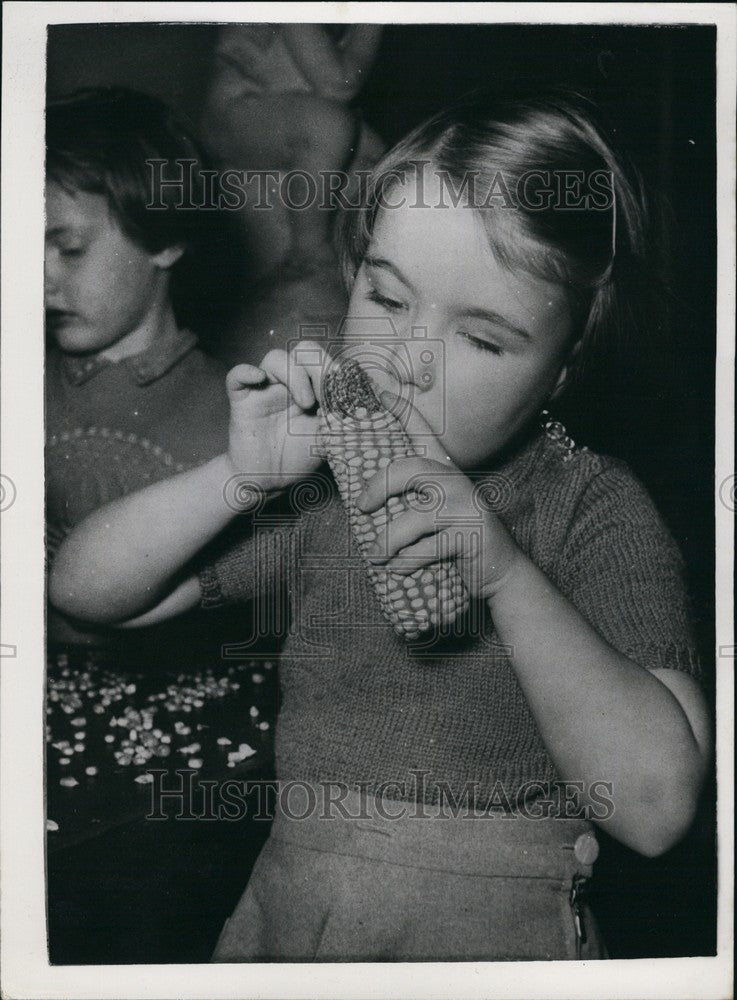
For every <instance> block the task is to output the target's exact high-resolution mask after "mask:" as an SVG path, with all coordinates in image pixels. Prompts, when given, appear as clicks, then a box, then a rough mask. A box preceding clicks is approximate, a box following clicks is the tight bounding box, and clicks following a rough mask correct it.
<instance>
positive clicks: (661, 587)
mask: <svg viewBox="0 0 737 1000" xmlns="http://www.w3.org/2000/svg"><path fill="white" fill-rule="evenodd" d="M382 399H383V400H384V401H385V403H386V404H387V405H389V406H391V405H392V399H391V398H390V397H388V394H386V393H385V394H384V395H383V397H382ZM395 399H396V397H395ZM404 420H405V422H406V424H407V427H408V429H409V431H410V433H411V434H413V436H414V435H422V436H421V437H417V441H418V442H424V444H425V445H426V446H427V448H428V454H429V456H430V457H428V458H404V459H395V460H394V461H393V462H392V463H391V465H390V466H388V468H387V469H386V470H385V471H384V472H383V473H382V474H378V473H377V474H376V475H375V476H374V477H373V478H372V479H371V480H369V482H368V483H367V485H366V487H365V488H364V492H363V495H362V496H360V497H358V498H357V503H358V505H359V507H360V508H361V509H363V510H365V511H371V510H375V509H377V508H378V507H380V506H382V505H383V504H384V503H386V500H387V498H388V497H390V496H393V495H398V494H400V493H403V492H404V491H405V489H406V487H407V484H408V483H412V484H413V486H414V488H415V489H418V488H420V486H421V484H422V477H423V476H426V477H427V482H428V485H431V484H438V483H439V484H440V485H441V487H442V495H443V505H442V509H441V510H439V511H427V512H424V513H423V512H421V511H420V510H411V511H410V510H408V511H405V512H404V513H403V514H402V515H401V516H400V517H398V518H397V519H396V520H395V521H394V522H391V524H390V525H389V526H388V527H387V528H385V529H384V531H383V532H380V534H379V537H378V538H377V540H376V541H375V543H374V552H375V553H376V554H375V556H374V557H373V558H374V559H375V561H376V562H377V563H379V564H387V565H388V566H389V567H390V568H391V567H392V561H393V560H395V567H396V568H397V570H400V569H401V572H403V573H411V572H412V571H413V570H415V569H417V568H418V567H419V566H423V565H426V564H428V563H431V562H434V561H436V560H437V558H438V552H439V551H442V552H443V553H444V554H445V555H454V556H455V559H456V564H457V566H458V568H459V570H460V572H461V575H462V576H463V578H464V580H465V582H466V585H467V587H468V589H469V591H470V592H471V594H472V595H474V596H476V597H478V598H480V599H483V600H485V601H487V603H488V607H489V610H490V612H491V616H492V619H493V622H494V627H495V629H496V632H497V634H498V637H499V641H500V642H501V643H502V644H503V645H505V646H508V647H510V649H511V665H512V668H513V669H514V671H515V674H516V676H517V679H518V681H519V684H520V686H521V688H522V690H523V692H524V694H525V697H526V699H527V702H528V704H529V706H530V709H531V712H532V715H533V717H534V719H535V723H536V725H537V727H538V730H539V732H540V735H541V737H542V739H543V742H544V743H545V746H546V748H547V750H548V753H549V754H550V756H551V758H552V760H553V762H554V763H555V766H556V770H557V773H558V776H559V777H560V779H561V780H564V781H570V782H576V783H577V785H578V786H580V785H583V788H584V793H583V795H582V796H581V802H582V804H583V805H588V806H590V807H593V809H594V810H595V809H596V808H597V806H598V805H600V803H597V802H596V801H595V800H594V799H592V798H591V797H589V795H588V790H589V789H591V788H592V786H594V784H595V783H597V782H606V783H609V784H611V786H612V792H611V798H612V801H613V803H614V812H613V815H612V816H611V817H610V818H607V819H606V820H605V821H604V823H603V826H604V828H605V829H606V830H607V831H608V832H609V833H611V834H612V835H613V836H615V837H616V838H617V839H619V840H620V841H622V842H623V843H625V844H627V845H628V846H630V847H632V848H634V849H635V850H637V851H639V852H640V853H642V854H646V855H653V856H654V855H657V854H660V853H662V852H663V851H665V850H667V849H668V848H669V847H672V846H673V845H674V844H675V843H676V842H677V841H678V840H679V839H680V838H681V837H682V836H684V834H685V833H686V832H687V830H688V827H689V826H690V824H691V822H692V820H693V818H694V814H695V810H696V805H697V801H698V797H699V793H700V790H701V786H702V783H703V779H704V776H705V773H706V769H707V766H708V762H709V759H710V755H711V726H710V720H709V713H708V709H707V706H706V701H705V699H704V697H703V695H702V693H701V689H700V687H699V686H698V684H697V682H696V681H695V680H694V679H693V678H692V677H691V676H690V675H688V674H686V673H684V672H682V671H677V670H672V669H657V668H656V669H646V667H645V666H642V665H640V664H639V663H637V662H636V661H635V660H634V659H630V658H629V657H628V656H627V655H625V654H624V653H621V652H619V651H618V649H616V648H615V647H614V645H612V644H610V642H608V641H607V640H606V639H605V638H604V636H603V635H602V634H601V633H600V632H599V631H597V629H596V628H595V627H594V626H593V625H592V624H589V621H587V619H586V617H585V616H584V614H582V613H581V612H580V611H578V610H577V607H576V604H574V601H573V600H569V599H568V597H567V596H566V595H565V594H564V593H562V592H561V590H560V589H559V588H558V587H556V586H555V585H554V584H553V583H552V582H551V580H550V579H549V578H548V577H547V576H546V575H545V573H543V571H542V570H540V569H539V568H538V567H537V566H536V565H535V564H534V562H533V561H532V560H531V559H530V558H529V557H528V556H527V555H526V554H525V553H524V552H523V551H522V549H521V548H520V547H519V546H518V544H517V541H516V540H515V538H514V537H513V535H512V534H510V532H509V531H508V530H507V529H506V527H505V526H504V525H503V524H502V522H501V520H500V519H499V518H498V517H497V516H496V514H494V513H493V512H491V511H489V512H488V513H485V514H484V515H483V516H482V515H481V514H480V511H479V501H478V498H477V497H476V496H475V490H474V487H473V484H472V483H471V482H470V480H469V479H468V478H467V477H466V476H465V475H463V473H461V472H460V470H458V469H457V468H456V467H455V466H454V465H453V463H452V462H451V461H450V459H448V457H447V456H444V455H443V453H442V450H441V449H440V448H439V445H438V442H437V441H436V440H435V439H434V437H433V435H432V431H431V429H430V428H429V427H428V425H427V424H425V422H424V420H423V419H422V417H421V415H420V414H419V413H418V412H417V411H416V410H415V409H414V408H412V407H408V408H407V409H406V412H405V415H404ZM418 484H419V485H418ZM621 488H624V484H623V483H619V481H618V480H617V477H616V476H615V477H614V479H613V480H610V481H609V485H608V487H607V489H603V490H601V491H597V496H599V495H600V496H601V497H602V498H603V502H604V504H605V505H606V503H607V502H608V501H607V500H606V497H607V496H609V495H610V493H609V491H610V490H615V491H616V490H619V489H621ZM617 497H618V498H619V499H622V497H621V495H620V494H619V493H617ZM630 499H631V500H632V504H633V506H632V507H628V506H627V505H626V504H625V506H624V515H623V514H622V513H621V511H620V509H619V504H616V505H615V507H616V510H617V514H616V516H617V517H618V518H619V522H617V521H616V517H615V515H614V513H613V510H612V509H609V508H606V507H602V506H600V505H599V501H593V500H592V502H591V506H590V509H589V511H588V513H587V514H586V516H585V517H584V518H583V520H582V521H580V522H579V527H578V528H577V529H576V531H577V534H576V536H575V538H573V539H569V545H570V550H571V553H573V552H577V553H578V556H577V557H576V560H573V557H571V560H570V561H571V566H572V568H573V569H574V570H575V572H576V573H577V575H578V578H580V579H581V580H583V581H587V580H588V581H590V583H591V585H592V588H593V592H595V594H596V595H597V596H598V601H599V604H600V605H603V606H604V607H605V609H606V611H605V612H604V613H602V611H601V608H599V610H598V611H595V612H594V613H592V614H591V615H590V617H591V619H592V621H594V622H597V619H602V621H601V624H602V632H606V631H608V632H609V633H610V634H611V635H612V636H615V637H616V638H613V639H612V641H613V642H615V641H617V642H618V643H619V645H620V646H621V648H641V647H643V646H644V645H646V644H648V643H654V644H655V646H658V645H663V644H664V642H665V641H667V638H668V636H669V635H670V631H671V630H672V631H676V630H678V631H683V629H682V628H681V620H682V619H683V620H685V617H686V616H685V610H684V609H682V608H681V598H682V588H681V584H680V579H679V573H678V570H677V568H676V566H675V556H674V550H673V549H671V548H670V545H669V544H668V542H667V541H666V537H667V536H666V535H665V533H664V532H663V531H662V530H661V529H660V528H657V529H656V528H655V527H654V525H655V523H656V515H655V514H654V512H652V509H651V507H650V505H649V502H645V501H644V500H642V497H641V496H640V497H639V499H638V497H637V496H635V495H634V494H633V495H631V496H630ZM482 506H483V505H482ZM636 510H638V511H640V514H638V515H637V517H636V516H635V512H636ZM617 525H618V526H617ZM612 526H613V527H612ZM438 532H441V533H442V534H443V535H444V541H445V542H446V543H447V544H445V545H444V546H443V548H442V549H439V548H438V538H437V533H438ZM612 532H613V533H612ZM618 532H622V533H624V534H626V536H627V539H628V541H627V544H626V546H625V547H624V548H623V543H622V537H620V534H618ZM643 553H647V560H644V558H641V554H643ZM563 555H565V553H564V554H563ZM564 561H565V560H564ZM645 563H646V565H645ZM607 580H608V581H610V582H609V583H607V582H605V581H607ZM627 581H630V582H629V583H627ZM671 583H672V587H670V586H669V584H671ZM581 586H582V588H583V589H582V591H581V592H579V593H577V594H575V590H576V588H575V586H574V587H571V588H569V589H568V592H571V593H572V594H575V599H576V603H578V604H579V605H580V606H581V607H582V608H584V609H585V610H586V611H587V613H588V610H589V607H590V606H592V607H593V605H595V603H596V602H595V601H592V591H590V590H587V589H586V585H585V583H584V584H581ZM628 588H629V589H628ZM669 602H671V604H673V607H677V608H679V609H680V610H679V611H678V613H676V612H675V611H673V610H671V607H670V606H669ZM674 602H677V603H674ZM625 612H629V616H630V619H632V620H633V621H636V622H637V624H636V626H632V632H631V634H629V635H628V634H627V628H626V627H625V628H621V627H617V622H621V620H622V618H621V616H622V615H623V614H625ZM630 619H628V621H629V620H630ZM604 622H607V623H608V624H606V625H605V624H604ZM597 623H598V622H597ZM677 623H678V624H677ZM670 641H671V642H676V638H675V636H670ZM680 641H684V640H680ZM643 662H648V661H647V660H646V659H645V658H644V657H643ZM650 665H651V666H655V665H656V664H655V663H654V662H650ZM594 790H595V789H594Z"/></svg>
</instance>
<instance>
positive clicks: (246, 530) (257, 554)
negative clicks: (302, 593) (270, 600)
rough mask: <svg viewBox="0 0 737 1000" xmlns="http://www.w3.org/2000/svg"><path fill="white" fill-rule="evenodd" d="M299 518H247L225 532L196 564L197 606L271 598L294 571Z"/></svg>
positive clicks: (301, 522)
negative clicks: (254, 520) (276, 519)
mask: <svg viewBox="0 0 737 1000" xmlns="http://www.w3.org/2000/svg"><path fill="white" fill-rule="evenodd" d="M303 530H304V520H303V519H297V520H295V519H293V518H292V519H286V520H283V521H275V520H273V519H272V520H269V521H266V522H264V523H258V522H257V523H254V522H253V521H249V522H248V523H247V525H246V526H245V527H242V526H241V525H237V526H236V528H235V529H234V530H231V531H228V532H227V533H226V535H225V536H223V538H222V539H220V540H219V542H218V544H217V545H216V546H214V547H213V548H210V549H209V550H208V552H207V553H206V557H205V559H204V560H202V562H201V564H200V565H199V567H198V572H197V575H198V579H199V584H200V591H201V595H202V596H201V607H203V608H217V607H222V606H224V605H230V604H244V603H247V602H248V601H251V600H253V599H255V598H257V597H259V598H260V597H264V598H266V597H267V596H269V597H271V596H273V595H275V594H276V593H278V592H280V591H281V590H282V589H283V585H284V584H287V583H288V581H289V580H290V579H291V578H292V575H293V573H294V572H295V567H296V561H297V554H298V551H299V549H300V546H301V544H302V532H303Z"/></svg>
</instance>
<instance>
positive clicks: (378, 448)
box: [321, 360, 469, 640]
mask: <svg viewBox="0 0 737 1000" xmlns="http://www.w3.org/2000/svg"><path fill="white" fill-rule="evenodd" d="M321 413H322V428H321V436H322V446H323V449H324V452H325V454H326V456H327V459H328V463H329V465H330V468H331V470H332V472H333V475H334V477H335V480H336V483H337V486H338V490H339V493H340V496H341V499H342V501H343V504H344V506H345V508H346V512H347V514H348V519H349V521H350V525H351V528H352V530H353V533H354V536H355V538H356V542H357V545H358V548H359V551H360V552H361V555H363V556H364V558H365V557H366V547H367V546H368V545H370V544H371V543H372V542H373V541H374V540H375V539H376V537H377V535H378V533H379V532H380V531H381V530H382V529H383V528H384V527H385V525H386V524H387V523H389V522H391V521H392V520H393V519H394V518H395V517H398V516H399V515H400V514H401V513H402V512H403V511H405V510H406V509H407V507H408V505H409V504H410V503H412V501H413V499H416V495H414V496H413V493H412V492H411V491H410V492H408V493H407V494H405V496H404V497H391V498H390V499H389V501H388V503H387V504H386V506H385V507H382V508H380V509H379V510H378V511H374V512H373V513H371V514H366V513H364V512H363V511H361V510H359V509H358V508H357V506H356V503H355V501H356V498H357V497H358V495H359V493H360V492H361V490H362V489H363V486H364V483H365V482H366V480H368V479H370V478H371V476H373V475H374V474H375V473H376V472H377V471H378V470H379V469H383V468H386V466H387V465H389V463H390V462H391V461H392V460H393V459H395V458H400V457H404V456H412V455H416V454H417V451H416V449H415V448H414V446H413V445H412V442H411V440H410V438H409V436H408V434H407V432H406V431H405V429H404V427H403V426H402V425H401V423H400V422H399V420H397V418H396V417H395V416H394V415H393V414H391V413H389V412H388V411H387V410H386V409H384V407H383V406H382V405H381V403H380V402H379V400H378V398H377V396H376V393H375V392H374V389H373V386H372V384H371V381H370V379H369V377H368V376H367V375H366V373H365V372H364V371H363V370H362V369H361V368H360V366H359V365H358V364H357V363H356V362H355V361H353V360H347V361H344V362H343V363H342V364H341V365H338V366H336V367H334V368H332V369H331V370H330V372H328V374H327V376H326V378H325V380H324V383H323V400H322V408H321ZM367 568H368V574H369V577H370V579H371V582H372V583H373V585H374V589H375V591H376V594H377V596H378V598H379V602H380V604H381V607H382V610H383V612H384V615H385V617H386V618H387V620H388V621H389V623H390V624H391V625H392V626H393V627H394V629H395V631H396V632H397V633H398V634H399V635H401V636H403V637H404V638H405V639H407V640H412V639H417V638H418V637H419V636H420V635H421V634H422V633H424V632H427V631H428V630H429V629H431V628H435V627H443V626H448V625H450V624H452V623H453V622H454V621H455V620H456V618H457V617H458V616H459V615H461V614H463V613H465V611H466V610H467V608H468V601H469V599H468V592H467V590H466V588H465V586H464V583H463V580H462V579H461V577H460V574H459V573H458V570H457V569H456V567H455V564H454V563H453V562H452V561H449V560H444V561H437V562H435V563H432V564H431V565H429V566H422V567H420V568H419V569H417V570H415V571H414V572H412V573H409V574H406V575H403V574H401V573H394V572H391V571H388V570H386V569H385V568H384V567H383V566H376V565H374V564H373V563H371V562H368V561H367Z"/></svg>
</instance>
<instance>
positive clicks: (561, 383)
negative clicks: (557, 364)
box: [550, 340, 581, 400]
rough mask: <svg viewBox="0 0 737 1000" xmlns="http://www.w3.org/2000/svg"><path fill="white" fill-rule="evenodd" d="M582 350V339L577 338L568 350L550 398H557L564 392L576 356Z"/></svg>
mask: <svg viewBox="0 0 737 1000" xmlns="http://www.w3.org/2000/svg"><path fill="white" fill-rule="evenodd" d="M580 350H581V341H580V340H577V341H576V343H575V344H574V345H573V347H572V348H571V349H570V351H569V352H568V356H567V357H566V360H565V364H564V365H563V367H562V368H561V370H560V372H559V373H558V379H557V381H556V383H555V388H554V389H553V391H552V392H551V394H550V399H551V400H553V399H557V398H558V396H560V394H561V393H562V392H563V390H564V389H565V387H566V386H567V385H568V382H569V379H570V376H571V369H572V367H573V362H574V360H575V358H576V355H577V354H578V352H579V351H580Z"/></svg>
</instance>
